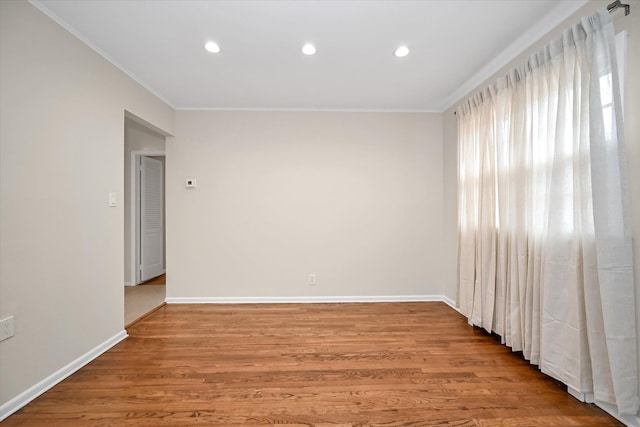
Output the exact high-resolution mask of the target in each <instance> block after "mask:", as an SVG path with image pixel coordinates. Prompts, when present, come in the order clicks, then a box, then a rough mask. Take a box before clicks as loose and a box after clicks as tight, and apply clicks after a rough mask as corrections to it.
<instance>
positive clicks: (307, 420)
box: [3, 302, 620, 427]
mask: <svg viewBox="0 0 640 427" xmlns="http://www.w3.org/2000/svg"><path fill="white" fill-rule="evenodd" d="M128 332H129V334H130V337H129V338H128V339H127V340H125V341H123V342H121V343H120V344H118V345H117V346H115V347H114V348H113V349H111V350H109V351H108V352H106V353H105V354H104V355H102V356H100V357H99V358H98V359H96V360H94V361H93V362H91V363H90V364H89V365H87V366H86V367H84V368H83V369H81V370H80V371H78V372H77V373H75V374H74V375H72V376H71V377H70V378H68V379H67V380H65V381H63V382H62V383H60V384H59V385H57V386H56V387H54V388H53V389H51V390H50V391H49V392H47V393H45V394H44V395H42V396H41V397H40V398H38V399H36V400H35V401H34V402H32V403H31V404H29V405H28V406H26V407H25V408H23V409H22V410H20V411H19V412H17V413H16V414H14V415H13V416H11V417H9V418H8V419H7V420H6V421H5V424H6V427H9V426H18V425H24V426H27V425H28V426H31V425H46V426H58V425H60V426H67V425H69V426H81V425H95V426H119V425H139V426H157V425H210V426H216V425H218V426H220V425H225V426H229V425H243V426H251V425H284V424H286V425H298V426H301V425H316V426H326V425H334V426H336V425H337V426H369V425H370V426H380V425H384V426H428V425H455V426H496V425H504V426H544V425H546V426H552V425H553V426H577V425H581V426H613V425H620V424H619V423H618V422H617V421H616V420H615V419H613V418H611V417H610V416H608V415H607V414H606V413H604V412H603V411H601V410H600V409H598V408H597V407H595V406H593V405H587V404H582V403H579V402H578V401H577V400H575V399H573V398H572V397H570V396H569V395H568V394H567V393H566V391H565V390H564V388H563V387H562V386H561V385H559V384H558V383H556V382H555V381H553V380H552V379H550V378H549V377H546V376H545V375H543V374H541V373H540V372H539V371H538V370H537V368H535V367H533V366H531V365H529V364H528V363H527V362H526V361H524V360H523V359H522V358H521V357H520V356H519V355H517V354H514V353H512V352H511V351H510V350H509V349H508V348H506V347H505V346H502V345H500V344H499V343H498V342H497V341H496V339H495V338H494V337H492V336H489V335H487V334H486V333H484V332H483V331H481V330H479V329H475V328H472V327H470V326H469V325H468V324H467V322H466V319H465V318H463V317H462V316H461V315H459V314H458V313H456V312H455V311H454V310H452V309H451V308H450V307H448V306H446V305H445V304H443V303H436V302H434V303H378V304H372V303H369V304H283V305H166V306H164V307H162V308H160V309H159V310H158V311H156V312H155V313H153V314H152V315H150V316H149V317H147V318H145V319H143V320H141V321H140V322H138V323H136V324H135V325H133V326H132V327H131V328H130V329H129V330H128ZM3 427H4V425H3Z"/></svg>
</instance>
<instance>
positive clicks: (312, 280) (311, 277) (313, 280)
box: [309, 273, 318, 286]
mask: <svg viewBox="0 0 640 427" xmlns="http://www.w3.org/2000/svg"><path fill="white" fill-rule="evenodd" d="M317 284H318V281H317V280H316V275H315V273H311V274H309V286H315V285H317Z"/></svg>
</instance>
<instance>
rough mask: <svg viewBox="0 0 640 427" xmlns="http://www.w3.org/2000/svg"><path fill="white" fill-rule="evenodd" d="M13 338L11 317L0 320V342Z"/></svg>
mask: <svg viewBox="0 0 640 427" xmlns="http://www.w3.org/2000/svg"><path fill="white" fill-rule="evenodd" d="M12 336H13V316H9V317H5V318H4V319H2V320H0V341H4V340H6V339H7V338H11V337H12Z"/></svg>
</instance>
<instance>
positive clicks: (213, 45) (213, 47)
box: [204, 42, 220, 53]
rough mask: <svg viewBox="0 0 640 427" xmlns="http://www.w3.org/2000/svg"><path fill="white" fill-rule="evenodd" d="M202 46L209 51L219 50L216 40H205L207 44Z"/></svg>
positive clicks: (216, 51) (215, 51)
mask: <svg viewBox="0 0 640 427" xmlns="http://www.w3.org/2000/svg"><path fill="white" fill-rule="evenodd" d="M204 48H205V49H207V50H208V51H209V52H211V53H218V52H220V46H218V44H217V43H216V42H207V44H205V45H204Z"/></svg>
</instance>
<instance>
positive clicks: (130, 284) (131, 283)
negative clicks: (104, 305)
mask: <svg viewBox="0 0 640 427" xmlns="http://www.w3.org/2000/svg"><path fill="white" fill-rule="evenodd" d="M124 285H125V286H136V284H135V283H133V282H124Z"/></svg>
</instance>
